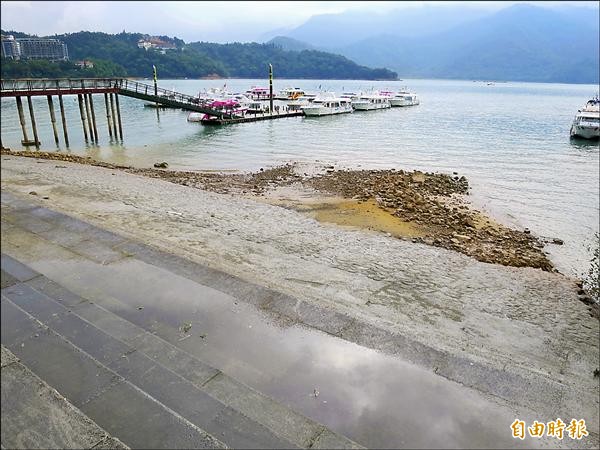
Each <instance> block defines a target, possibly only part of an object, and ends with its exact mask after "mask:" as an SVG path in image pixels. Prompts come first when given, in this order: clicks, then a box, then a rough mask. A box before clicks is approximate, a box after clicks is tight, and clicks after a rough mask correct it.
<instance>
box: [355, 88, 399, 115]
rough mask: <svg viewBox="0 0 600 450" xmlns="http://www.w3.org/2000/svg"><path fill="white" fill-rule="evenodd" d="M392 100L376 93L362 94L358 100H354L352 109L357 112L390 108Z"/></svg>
mask: <svg viewBox="0 0 600 450" xmlns="http://www.w3.org/2000/svg"><path fill="white" fill-rule="evenodd" d="M390 106H391V105H390V100H389V98H388V97H386V96H385V95H381V94H380V93H378V92H376V93H373V94H361V95H360V96H358V98H357V99H355V100H352V107H353V108H354V109H356V110H357V111H371V110H373V109H385V108H389V107H390Z"/></svg>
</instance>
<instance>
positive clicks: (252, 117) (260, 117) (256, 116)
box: [201, 111, 304, 125]
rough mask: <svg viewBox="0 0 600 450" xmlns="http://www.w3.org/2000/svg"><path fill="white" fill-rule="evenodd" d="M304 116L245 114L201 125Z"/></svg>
mask: <svg viewBox="0 0 600 450" xmlns="http://www.w3.org/2000/svg"><path fill="white" fill-rule="evenodd" d="M301 116H304V113H303V112H302V111H293V112H282V113H274V114H269V113H262V114H247V115H246V116H245V117H233V118H214V119H210V120H202V121H201V123H202V124H203V125H228V124H232V123H246V122H258V121H259V120H272V119H284V118H286V117H301Z"/></svg>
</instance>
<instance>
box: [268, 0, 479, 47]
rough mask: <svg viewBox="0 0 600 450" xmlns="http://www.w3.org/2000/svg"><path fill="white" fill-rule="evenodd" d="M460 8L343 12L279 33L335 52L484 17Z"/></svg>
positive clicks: (428, 32) (311, 19)
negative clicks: (375, 39)
mask: <svg viewBox="0 0 600 450" xmlns="http://www.w3.org/2000/svg"><path fill="white" fill-rule="evenodd" d="M488 14H489V12H488V11H486V10H481V9H476V8H465V7H464V6H431V5H423V6H420V7H408V8H404V9H399V10H393V11H388V12H385V13H376V12H365V11H347V12H343V13H339V14H322V15H318V16H313V17H311V18H310V19H309V20H308V21H306V22H305V23H304V24H302V25H300V26H299V27H297V28H295V29H293V30H291V31H289V32H287V33H279V34H280V35H284V36H287V37H290V38H293V39H296V40H298V41H302V42H305V43H307V44H310V45H313V46H315V47H322V48H327V49H330V50H332V49H336V48H340V47H344V46H346V45H350V44H352V43H355V42H358V41H360V40H363V39H368V38H370V37H373V36H377V35H382V34H391V35H395V36H405V37H418V36H425V35H428V34H431V33H432V32H436V31H437V32H440V31H445V30H447V29H450V28H452V27H454V26H457V25H459V24H462V23H466V22H469V21H472V20H476V19H479V18H481V17H484V16H485V15H488Z"/></svg>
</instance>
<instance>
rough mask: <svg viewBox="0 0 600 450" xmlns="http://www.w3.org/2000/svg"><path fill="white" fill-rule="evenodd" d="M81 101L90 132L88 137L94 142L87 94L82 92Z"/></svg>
mask: <svg viewBox="0 0 600 450" xmlns="http://www.w3.org/2000/svg"><path fill="white" fill-rule="evenodd" d="M83 103H84V105H85V117H86V119H87V126H88V130H89V132H90V139H91V140H92V142H94V141H95V139H94V130H93V128H92V116H91V115H90V101H89V99H88V95H87V94H83Z"/></svg>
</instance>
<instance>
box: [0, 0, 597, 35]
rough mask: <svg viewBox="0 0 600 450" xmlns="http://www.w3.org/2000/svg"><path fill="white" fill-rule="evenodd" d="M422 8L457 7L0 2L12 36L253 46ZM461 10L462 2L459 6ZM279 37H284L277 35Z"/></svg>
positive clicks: (481, 5) (336, 3)
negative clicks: (375, 14)
mask: <svg viewBox="0 0 600 450" xmlns="http://www.w3.org/2000/svg"><path fill="white" fill-rule="evenodd" d="M514 3H524V2H517V1H510V2H464V7H465V8H469V7H471V8H472V7H478V8H488V9H490V10H494V9H501V8H504V7H507V6H509V5H511V4H514ZM529 3H535V4H538V5H540V6H550V7H554V6H560V5H561V4H565V3H568V4H570V5H573V4H576V5H577V4H578V5H579V6H586V7H597V5H598V3H597V2H529ZM423 4H438V5H440V4H441V5H444V4H450V5H457V4H458V2H446V1H442V2H424V1H415V2H413V1H410V2H387V1H372V2H362V1H361V2H358V1H324V2H316V1H315V2H312V1H291V2H290V1H281V2H275V1H268V2H259V1H254V2H250V1H248V2H229V1H227V2H217V1H215V2H201V1H196V2H177V1H173V2H172V1H165V2H158V1H156V2H141V1H135V2H128V1H123V2H121V1H116V2H111V1H104V2H94V1H90V2H80V1H77V2H69V1H65V2H52V1H50V2H46V1H43V2H37V1H2V2H1V8H2V10H1V22H2V29H3V30H16V31H22V32H25V33H30V34H37V35H40V36H44V35H52V34H62V33H70V32H76V31H82V30H86V31H104V32H107V33H118V32H121V31H123V30H126V31H130V32H140V33H148V34H161V35H168V36H177V37H179V38H181V39H183V40H185V41H186V42H190V41H212V42H232V41H242V42H246V41H255V40H258V39H259V38H260V36H261V35H263V34H264V33H267V32H270V31H272V30H277V29H280V28H281V29H286V28H287V29H291V28H293V27H295V26H298V25H301V24H302V23H303V22H304V21H306V20H307V19H308V18H310V17H311V16H313V15H318V14H327V13H339V12H343V11H347V10H371V11H380V12H385V11H387V10H391V9H399V8H415V7H420V6H422V5H423ZM461 4H463V2H461ZM282 34H283V33H282Z"/></svg>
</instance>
